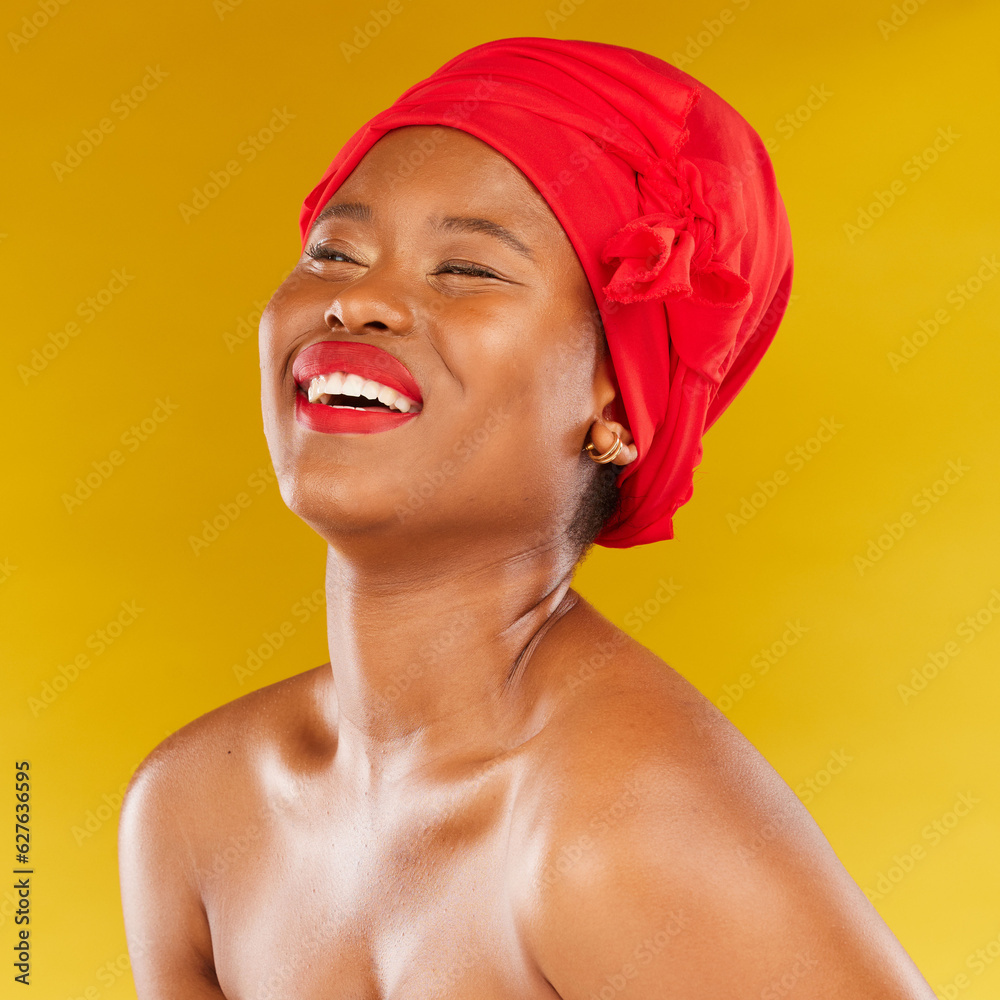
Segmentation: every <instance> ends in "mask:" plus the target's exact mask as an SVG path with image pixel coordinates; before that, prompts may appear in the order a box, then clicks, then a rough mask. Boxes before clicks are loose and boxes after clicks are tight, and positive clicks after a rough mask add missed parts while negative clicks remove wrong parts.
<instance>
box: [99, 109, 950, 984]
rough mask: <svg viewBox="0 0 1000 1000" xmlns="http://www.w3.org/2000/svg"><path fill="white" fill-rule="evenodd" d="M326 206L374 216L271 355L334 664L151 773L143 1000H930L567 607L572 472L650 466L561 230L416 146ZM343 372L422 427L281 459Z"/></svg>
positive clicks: (757, 799)
mask: <svg viewBox="0 0 1000 1000" xmlns="http://www.w3.org/2000/svg"><path fill="white" fill-rule="evenodd" d="M428 138H431V139H432V140H433V142H434V152H433V153H432V154H431V155H428V156H427V157H426V159H425V161H424V163H423V165H422V166H421V167H420V168H419V169H417V170H415V171H414V172H413V173H412V174H411V175H410V176H408V177H406V178H402V177H399V176H398V175H397V173H396V171H397V168H398V163H399V157H400V156H404V157H405V156H407V155H408V154H409V153H410V152H412V150H413V149H414V148H416V147H415V144H416V142H417V141H418V140H420V139H424V140H425V142H426V140H427V139H428ZM394 177H395V181H394V180H393V178H394ZM332 203H334V204H340V205H347V204H355V205H367V206H368V207H369V209H370V216H369V217H368V218H367V219H366V218H362V217H361V213H360V212H359V211H358V210H352V211H353V215H354V217H346V216H335V215H331V216H329V217H328V218H326V219H324V220H322V221H320V222H319V223H318V224H317V226H316V227H315V228H314V230H313V232H312V234H311V235H310V240H309V244H308V246H309V247H310V248H312V250H313V254H312V255H310V253H305V254H303V257H302V259H301V260H300V262H299V264H298V266H297V267H296V269H295V270H294V271H293V273H292V274H291V275H290V276H289V278H288V280H287V281H286V282H285V283H284V284H283V285H282V286H281V288H279V289H278V291H277V293H276V294H275V296H274V298H273V299H272V301H271V303H270V304H269V306H268V308H267V310H266V313H265V316H264V318H263V320H262V324H261V357H262V365H261V368H262V387H263V389H262V398H263V408H264V424H265V431H266V434H267V438H268V444H269V446H270V449H271V455H272V458H273V461H274V467H275V470H276V472H277V474H278V477H279V482H280V485H281V491H282V496H283V497H284V499H285V501H286V503H287V504H288V505H289V507H290V508H291V509H292V510H293V511H295V513H297V514H298V515H299V516H300V517H302V518H303V519H304V520H305V521H306V522H307V523H308V524H310V525H311V526H312V527H313V528H314V529H315V530H316V531H317V532H318V533H319V534H320V535H321V536H322V537H323V538H324V539H325V540H326V541H327V543H328V546H329V549H328V551H329V556H328V562H327V587H326V589H327V605H328V635H329V648H330V662H329V663H328V664H324V665H323V666H321V667H318V668H316V669H314V670H309V671H306V672H305V673H301V674H298V675H296V676H294V677H291V678H289V679H287V680H285V681H282V682H279V683H277V684H272V685H270V686H269V687H265V688H263V689H261V690H259V691H256V692H254V693H252V694H250V695H247V696H245V697H243V698H240V699H238V700H236V701H234V702H231V703H230V704H228V705H225V706H223V707H221V708H219V709H217V710H215V711H213V712H210V713H209V714H208V715H205V716H203V717H201V718H200V719H197V720H196V721H195V722H193V723H191V724H190V725H188V726H186V727H185V728H184V729H182V730H180V731H179V732H178V733H176V734H174V735H173V736H172V737H170V738H169V739H168V740H166V741H165V742H164V743H162V744H161V745H160V746H159V747H157V748H156V750H154V751H153V753H152V754H150V756H149V757H148V758H147V759H146V761H145V762H144V763H143V765H142V766H141V767H140V769H139V771H138V772H137V773H136V776H135V777H134V779H133V781H132V784H131V786H130V788H129V791H128V794H127V796H126V801H125V804H124V806H123V810H122V819H121V826H120V845H119V846H120V862H121V879H122V898H123V904H124V912H125V922H126V929H127V932H128V938H129V950H130V954H131V956H132V962H133V971H134V976H135V981H136V988H137V990H138V994H139V997H140V998H141V1000H179V998H184V1000H218V998H219V997H226V998H228V1000H252V998H256V1000H265V998H267V997H275V998H291V997H295V998H296V1000H320V998H323V1000H330V998H334V997H335V998H337V1000H376V998H381V997H386V998H394V1000H427V998H429V997H442V998H449V1000H514V998H518V1000H529V998H530V1000H534V998H538V1000H553V998H557V997H561V998H563V1000H589V998H590V997H591V996H592V995H597V996H601V997H604V996H614V997H615V998H618V997H623V998H626V1000H629V998H635V1000H662V998H666V997H675V996H676V997H689V998H692V1000H693V998H695V997H705V998H712V1000H721V998H734V1000H735V998H741V1000H742V998H746V997H764V998H767V997H770V996H775V997H779V996H780V997H783V996H786V995H790V996H793V997H796V996H801V997H809V998H814V1000H860V998H871V1000H876V998H877V1000H930V998H932V997H933V993H932V992H931V990H930V988H929V987H928V986H927V984H926V982H925V981H924V980H923V978H922V977H921V976H920V974H919V973H918V971H917V970H916V968H915V967H914V965H913V963H912V962H911V961H910V959H909V958H908V956H907V955H906V953H905V952H904V950H903V948H902V947H901V946H900V944H899V943H898V941H897V940H896V939H895V937H893V935H892V934H891V932H890V931H889V930H888V928H887V927H886V926H885V924H884V923H883V922H882V920H881V919H880V918H879V916H878V915H877V913H876V912H875V910H874V909H873V908H872V906H871V905H870V903H869V902H868V901H867V899H866V898H865V896H864V895H863V893H862V892H861V891H860V889H859V888H858V887H857V886H856V885H855V883H854V882H853V881H852V880H851V878H850V877H849V875H848V874H847V873H846V871H845V870H844V868H843V866H842V865H841V864H840V862H839V861H838V859H837V858H836V856H835V854H834V853H833V851H832V849H831V848H830V845H829V844H828V843H827V841H826V840H825V838H824V837H823V835H822V834H821V832H820V831H819V829H818V828H817V826H816V825H815V823H814V822H813V820H812V819H811V818H810V816H809V814H808V813H807V811H806V810H805V808H804V807H803V806H802V805H801V804H800V803H799V801H798V799H797V798H796V797H795V796H794V794H793V793H792V792H791V791H790V789H789V788H788V786H787V785H786V784H785V783H784V782H783V781H782V780H781V779H780V778H779V777H778V775H777V774H776V773H775V772H774V771H773V770H772V769H771V767H770V766H769V765H768V764H767V763H766V762H765V761H764V760H763V758H762V757H761V756H760V754H759V753H758V752H757V751H756V750H755V749H754V748H753V747H752V746H751V745H750V744H749V743H748V742H747V741H746V740H745V739H744V738H743V737H742V736H741V735H740V734H739V733H738V732H737V730H736V729H735V728H734V727H733V726H731V725H730V724H729V723H728V722H727V721H726V720H725V718H724V717H723V716H722V715H721V714H720V713H719V712H718V711H717V710H716V709H715V708H714V707H713V706H712V705H711V704H710V703H709V702H708V701H707V700H706V699H705V698H704V697H703V696H702V695H700V694H699V693H698V692H697V691H696V690H695V689H694V688H693V687H692V686H691V685H690V684H689V683H688V682H687V681H685V680H684V679H683V678H682V677H681V676H680V675H679V674H677V673H676V672H675V671H674V670H672V669H671V668H670V667H669V666H668V665H667V664H665V663H664V662H663V661H662V660H660V659H659V658H658V657H656V656H655V655H653V654H652V653H651V652H650V651H648V650H647V649H645V648H644V647H642V646H641V645H639V644H638V643H636V642H635V641H633V640H632V639H631V638H629V637H628V636H627V635H625V634H624V633H623V632H621V631H620V630H619V629H618V628H616V627H615V626H614V625H613V624H611V623H610V622H609V621H608V620H607V619H605V618H604V617H603V616H602V615H601V614H599V613H598V612H597V611H596V610H595V609H594V608H592V607H591V606H590V605H589V604H588V603H587V602H586V601H585V600H583V599H582V598H581V597H580V596H579V595H578V594H577V593H576V592H575V591H574V590H573V589H572V587H571V581H572V575H573V570H574V567H575V564H576V561H577V558H578V556H579V552H578V551H577V550H576V548H575V547H574V545H573V544H572V543H571V542H570V541H569V539H568V538H567V535H566V528H567V526H568V525H569V524H570V522H571V521H572V517H573V514H574V512H575V510H576V504H577V503H578V501H579V498H580V496H581V495H582V493H583V491H584V490H585V489H586V487H587V483H588V481H589V476H590V474H591V472H592V466H590V464H589V463H590V459H589V458H588V457H587V456H586V455H585V453H584V452H583V451H582V449H583V446H584V444H585V442H586V441H587V440H589V439H591V438H593V440H594V442H595V445H596V446H597V447H598V448H599V449H600V450H602V451H603V450H605V449H606V448H607V447H609V446H610V444H611V443H612V442H613V440H614V438H613V434H612V430H616V431H618V432H619V433H620V434H621V435H622V437H623V439H624V440H625V441H626V442H627V445H628V447H626V448H625V449H624V450H623V452H622V454H621V455H620V456H619V458H618V461H619V462H620V463H621V464H625V463H627V462H629V461H633V460H634V459H635V448H634V445H633V444H632V441H631V436H630V435H629V434H628V431H627V429H626V428H624V427H622V426H621V425H619V424H615V423H614V422H613V421H611V420H610V419H608V420H605V417H606V416H607V417H609V416H610V413H611V409H610V406H611V404H612V402H613V400H614V388H613V384H612V382H611V380H610V378H609V375H608V370H607V367H606V362H605V361H604V359H603V344H602V341H601V336H600V332H599V329H598V328H597V327H596V325H595V324H594V322H593V320H592V318H588V317H592V314H591V310H592V309H593V299H592V296H591V293H590V289H589V286H588V284H587V281H586V278H585V276H584V274H583V271H582V268H581V267H580V264H579V261H578V260H577V258H576V255H575V253H574V251H573V249H572V246H571V245H570V243H569V241H568V239H567V238H566V236H565V233H564V232H563V231H562V229H561V227H560V226H559V224H558V221H557V220H556V219H555V217H554V216H553V215H552V213H551V210H550V209H549V208H548V206H547V205H546V203H545V201H544V200H543V199H542V198H541V196H540V195H539V194H538V192H537V191H536V190H535V189H534V187H533V186H532V185H531V184H530V183H529V182H528V181H527V179H526V178H525V177H524V176H523V175H522V174H521V173H520V171H518V170H517V169H516V168H515V167H514V166H513V165H512V164H510V163H509V161H507V160H506V159H505V158H504V157H502V156H501V155H500V154H499V153H497V152H496V151H495V150H493V149H492V148H491V147H489V146H488V145H486V144H485V143H482V142H480V141H479V140H478V139H475V138H473V137H472V136H469V135H467V134H465V133H463V132H460V131H457V130H453V129H444V128H436V129H432V128H430V127H423V126H420V127H409V128H405V129H398V130H395V131H393V132H390V133H389V134H388V135H387V136H386V137H384V138H383V139H382V140H380V141H379V142H378V143H377V144H376V145H375V146H374V147H373V148H372V149H371V150H370V151H369V152H368V154H367V156H366V157H365V158H364V160H363V161H362V163H361V164H360V165H359V166H358V168H357V169H356V170H355V171H354V173H353V174H352V175H351V176H350V177H349V178H348V180H347V181H346V182H345V183H344V185H343V186H342V187H341V188H340V189H339V190H338V192H337V193H336V194H335V195H334V197H333V199H332ZM446 217H465V218H479V219H483V218H485V219H488V220H492V221H494V222H496V223H498V224H499V225H501V226H503V227H505V228H506V229H507V230H509V231H510V232H511V233H512V234H514V235H515V236H516V238H517V240H518V241H520V242H521V243H522V244H524V245H525V246H526V247H527V248H528V249H529V250H530V255H527V254H525V253H524V252H522V251H519V250H518V249H516V248H515V247H514V246H512V245H509V244H508V243H506V242H504V241H503V240H502V239H500V238H498V237H497V236H496V235H494V234H490V233H487V232H472V231H468V230H467V229H461V228H454V227H453V228H443V227H442V226H441V225H440V222H441V220H442V219H444V218H446ZM435 222H437V223H438V225H435ZM470 269H473V270H472V271H471V272H470ZM475 269H479V270H478V271H476V270H475ZM483 271H485V272H487V273H483ZM350 339H357V340H359V341H362V342H365V343H371V344H375V345H376V346H378V347H381V348H384V349H385V350H387V351H389V352H390V353H392V354H394V355H395V356H396V357H398V358H399V359H400V360H401V361H403V363H404V364H405V365H406V366H407V367H408V368H409V369H410V371H411V372H412V373H413V375H414V376H415V377H416V379H417V381H418V383H419V385H420V387H421V390H422V394H423V397H424V409H423V411H422V413H421V414H420V416H419V417H418V418H417V419H415V420H411V421H410V422H409V423H407V424H405V425H403V426H401V427H398V428H394V429H392V430H390V431H386V432H382V433H378V434H370V435H347V434H321V433H318V432H315V431H312V430H309V429H307V428H305V427H303V426H302V425H300V424H297V423H296V421H295V416H294V400H295V393H296V391H297V390H296V386H295V382H294V380H293V379H292V376H291V364H292V361H293V360H294V358H295V357H296V355H297V353H298V352H300V351H302V350H304V349H305V348H306V347H308V346H310V345H311V344H314V343H316V342H318V341H321V340H350ZM498 413H499V414H502V415H503V417H502V419H499V420H498V419H496V414H498ZM491 414H492V415H493V417H492V420H491ZM480 427H487V428H491V429H490V431H489V433H488V434H487V435H486V437H485V440H483V441H482V443H481V444H480V445H479V447H478V448H477V449H476V450H475V451H474V452H473V453H472V454H471V456H470V457H469V458H468V459H467V460H466V461H464V462H460V463H457V469H456V471H454V472H453V473H452V474H450V475H448V476H446V477H444V479H443V481H442V482H441V483H440V484H439V486H438V487H437V489H436V491H435V492H434V493H433V495H432V496H431V497H430V498H429V499H427V501H426V502H425V503H424V504H423V505H422V506H420V505H418V507H417V509H409V511H408V513H406V515H405V516H400V514H399V509H400V507H404V508H405V506H406V499H407V496H408V492H409V490H410V489H411V487H412V486H413V485H414V484H415V483H417V482H420V481H421V478H422V476H423V474H424V473H425V472H427V471H431V470H435V469H440V468H441V467H442V463H443V462H444V461H445V460H446V459H447V458H449V457H452V458H454V450H453V448H454V445H455V442H456V441H461V440H463V439H464V438H466V437H467V436H469V435H472V434H474V432H475V431H476V430H477V429H478V428H480ZM783 977H784V979H783ZM772 984H776V987H777V990H779V991H781V990H783V991H784V992H772V993H768V992H767V991H768V990H772V991H773V990H774V989H775V986H773V985H772ZM789 984H791V985H789ZM602 990H603V991H604V992H602ZM609 991H610V992H609Z"/></svg>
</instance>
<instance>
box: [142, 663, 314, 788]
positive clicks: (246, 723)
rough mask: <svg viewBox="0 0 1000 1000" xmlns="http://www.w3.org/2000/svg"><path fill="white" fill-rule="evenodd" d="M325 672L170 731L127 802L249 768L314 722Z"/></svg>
mask: <svg viewBox="0 0 1000 1000" xmlns="http://www.w3.org/2000/svg"><path fill="white" fill-rule="evenodd" d="M328 669H329V668H328V667H327V668H325V669H324V667H316V668H314V669H312V670H307V671H305V672H303V673H299V674H296V675H294V676H292V677H288V678H286V679H284V680H281V681H277V682H275V683H274V684H269V685H267V686H265V687H262V688H259V689H257V690H256V691H251V692H249V693H247V694H245V695H241V696H240V697H239V698H236V699H234V700H233V701H230V702H226V703H225V704H223V705H220V706H219V707H217V708H214V709H212V710H210V711H208V712H206V713H204V714H203V715H201V716H198V717H197V718H196V719H193V720H192V721H191V722H189V723H187V724H186V725H184V726H182V727H181V728H180V729H178V730H177V731H176V732H174V733H171V735H170V736H168V737H166V738H165V739H164V740H162V741H161V742H160V743H158V744H157V745H156V746H155V747H154V748H153V749H152V750H151V751H150V752H149V753H148V754H147V755H146V757H145V758H144V759H143V761H142V762H141V763H140V765H139V766H138V767H137V768H136V770H135V773H134V774H133V775H132V778H131V781H130V782H129V786H128V788H127V790H126V793H125V800H126V802H128V801H129V799H135V798H138V797H139V795H140V794H143V793H144V794H147V795H148V794H152V793H154V792H155V790H157V789H159V790H162V791H169V792H170V793H171V794H175V795H176V794H183V792H184V790H185V789H190V790H192V791H193V792H194V793H195V794H197V792H198V791H199V790H200V791H204V790H205V788H206V785H209V784H211V783H213V782H217V781H219V780H223V781H224V780H227V779H228V778H230V777H231V776H232V774H233V772H234V771H236V772H238V771H240V770H243V769H245V768H247V767H252V766H253V764H254V763H255V762H256V761H258V760H259V759H260V758H262V757H263V756H265V755H267V754H269V753H271V752H272V750H273V749H274V747H275V743H276V742H280V741H283V740H284V741H291V740H293V739H294V737H295V735H296V733H295V730H296V729H297V728H298V727H305V726H309V725H310V723H312V722H314V721H315V719H314V718H313V717H312V716H313V715H314V713H315V711H316V707H317V697H316V696H317V690H318V688H319V687H321V686H322V685H323V683H324V682H325V679H326V673H327V672H328Z"/></svg>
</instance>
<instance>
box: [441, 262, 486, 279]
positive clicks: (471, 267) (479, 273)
mask: <svg viewBox="0 0 1000 1000" xmlns="http://www.w3.org/2000/svg"><path fill="white" fill-rule="evenodd" d="M434 273H435V274H467V275H469V276H470V277H473V278H499V277H500V275H499V274H494V273H493V272H492V271H490V270H489V269H488V268H485V267H477V266H476V265H475V264H444V265H443V266H442V267H441V268H440V269H439V270H438V271H435V272H434Z"/></svg>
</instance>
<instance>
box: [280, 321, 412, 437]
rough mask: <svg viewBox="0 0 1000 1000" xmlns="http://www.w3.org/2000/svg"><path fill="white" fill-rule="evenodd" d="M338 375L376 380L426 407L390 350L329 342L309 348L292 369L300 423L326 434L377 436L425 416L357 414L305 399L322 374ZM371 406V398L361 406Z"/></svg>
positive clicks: (370, 410) (377, 411)
mask: <svg viewBox="0 0 1000 1000" xmlns="http://www.w3.org/2000/svg"><path fill="white" fill-rule="evenodd" d="M333 372H346V373H348V374H350V373H353V374H355V375H359V376H360V377H361V378H363V379H372V380H373V381H375V382H379V383H380V384H381V385H384V386H388V387H389V388H390V389H395V391H396V392H399V393H402V394H403V395H404V396H407V397H408V398H409V399H412V400H414V401H415V402H416V403H418V404H423V395H422V394H421V392H420V387H419V386H418V385H417V381H416V379H415V378H414V377H413V376H412V375H411V374H410V372H409V370H408V369H407V368H406V366H405V365H404V364H403V363H402V362H401V361H399V360H398V359H397V358H394V357H393V356H392V355H391V354H389V352H388V351H383V350H382V349H381V348H379V347H375V346H374V345H373V344H362V343H355V342H351V341H343V340H324V341H321V342H320V343H318V344H313V345H312V346H311V347H307V348H306V349H305V350H304V351H302V353H301V354H299V355H298V357H297V358H296V359H295V361H294V363H293V364H292V376H293V377H294V379H295V382H296V383H297V385H298V387H299V391H298V392H296V396H295V419H296V420H297V421H298V422H299V423H300V424H302V425H304V426H305V427H308V428H309V429H310V430H313V431H318V432H320V433H321V434H376V433H379V432H381V431H387V430H391V429H392V428H394V427H399V426H401V425H402V424H405V423H408V422H409V421H411V420H413V419H414V418H415V417H418V416H419V415H420V411H419V410H418V411H415V412H414V411H411V412H409V413H400V412H399V411H397V410H391V409H385V408H383V407H381V406H370V407H367V408H357V409H355V408H352V407H336V406H330V405H328V404H326V403H310V402H309V400H308V397H307V396H306V395H305V394H304V393H305V390H307V389H308V387H309V383H310V382H311V381H312V380H313V379H314V378H316V377H317V376H319V375H331V374H332V373H333ZM367 402H369V401H368V400H367V399H364V398H361V397H359V398H358V403H359V404H362V405H363V404H364V403H367Z"/></svg>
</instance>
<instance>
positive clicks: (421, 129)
mask: <svg viewBox="0 0 1000 1000" xmlns="http://www.w3.org/2000/svg"><path fill="white" fill-rule="evenodd" d="M362 194H364V195H365V196H366V197H367V198H368V199H375V200H378V199H383V200H384V199H386V198H389V197H392V196H394V195H400V196H405V197H407V198H409V199H413V198H416V197H419V198H421V199H423V200H427V201H428V202H433V201H438V202H440V203H441V204H442V206H444V205H447V204H452V205H454V206H455V207H456V209H458V208H461V209H462V210H463V211H464V212H466V214H468V212H469V211H470V210H472V209H476V210H478V211H479V212H480V214H482V215H484V216H485V217H487V218H490V219H493V218H496V217H497V216H498V215H503V216H504V218H505V219H507V220H509V221H517V222H519V223H521V224H522V225H524V226H526V227H528V228H529V229H530V230H531V231H532V234H533V235H534V236H535V238H536V239H538V238H544V237H545V236H550V237H552V236H555V237H556V238H559V237H563V238H564V234H563V232H562V227H561V226H560V225H559V221H558V220H557V219H556V216H555V214H554V213H553V212H552V209H551V208H550V207H549V205H548V203H547V202H546V201H545V199H544V198H543V197H542V195H541V194H540V193H539V191H538V189H537V188H536V187H535V186H534V185H533V184H532V183H531V181H530V180H528V178H527V177H526V176H525V175H524V174H523V173H522V171H521V170H520V169H519V168H518V167H517V166H516V165H515V164H514V163H512V162H511V161H510V160H509V159H507V157H506V156H504V155H503V154H502V153H500V152H499V151H498V150H496V149H494V148H493V147H492V146H490V145H489V144H488V143H486V142H484V141H483V140H481V139H479V138H477V137H476V136H474V135H471V134H469V133H468V132H463V131H462V130H460V129H456V128H451V127H448V126H443V125H440V126H439V125H408V126H403V127H400V128H395V129H392V130H390V131H389V132H387V133H386V134H385V135H384V136H382V137H381V138H380V139H379V140H378V141H377V142H376V143H375V144H374V145H373V146H372V147H371V149H369V150H368V151H367V153H365V155H364V156H363V157H362V159H361V161H360V162H359V163H358V165H357V167H355V169H354V170H353V171H352V172H351V174H350V176H349V177H348V178H347V179H346V180H345V181H344V183H343V184H342V185H341V186H340V188H339V189H338V191H337V192H336V193H335V194H334V195H333V197H332V198H331V201H343V200H354V199H355V197H356V196H357V198H358V200H361V195H362Z"/></svg>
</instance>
